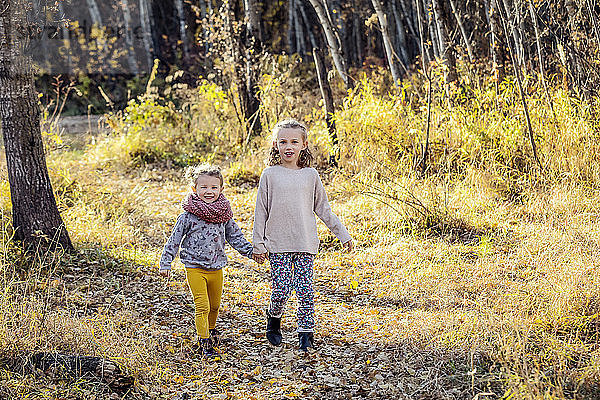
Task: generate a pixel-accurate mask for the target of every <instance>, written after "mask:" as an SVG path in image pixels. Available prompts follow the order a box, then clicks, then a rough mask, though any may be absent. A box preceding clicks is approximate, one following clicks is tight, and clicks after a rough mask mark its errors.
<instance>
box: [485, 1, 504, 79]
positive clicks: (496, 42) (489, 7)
mask: <svg viewBox="0 0 600 400" xmlns="http://www.w3.org/2000/svg"><path fill="white" fill-rule="evenodd" d="M484 6H485V14H486V17H487V21H488V24H489V26H490V52H491V53H492V73H493V74H494V75H495V76H496V82H499V81H501V80H503V79H504V59H505V57H504V50H503V48H502V45H501V44H500V35H499V33H500V28H499V27H498V23H497V16H498V10H497V9H494V8H495V6H494V4H492V0H485V2H484Z"/></svg>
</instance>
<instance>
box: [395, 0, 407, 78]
mask: <svg viewBox="0 0 600 400" xmlns="http://www.w3.org/2000/svg"><path fill="white" fill-rule="evenodd" d="M392 13H393V14H394V21H395V22H396V36H397V37H398V48H399V49H400V62H402V65H403V67H404V70H405V71H406V70H407V69H408V68H407V66H408V65H409V63H410V58H409V57H408V41H407V40H406V31H405V30H404V24H403V23H402V18H401V16H400V13H399V12H398V7H397V6H396V2H395V1H392Z"/></svg>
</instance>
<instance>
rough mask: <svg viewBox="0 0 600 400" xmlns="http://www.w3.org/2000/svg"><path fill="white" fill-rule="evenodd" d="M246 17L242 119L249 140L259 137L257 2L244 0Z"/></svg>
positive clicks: (259, 47)
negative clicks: (243, 118) (244, 121)
mask: <svg viewBox="0 0 600 400" xmlns="http://www.w3.org/2000/svg"><path fill="white" fill-rule="evenodd" d="M244 9H245V16H246V35H245V39H246V40H245V43H244V45H245V50H246V71H245V74H246V82H245V83H246V87H245V88H244V91H245V93H243V95H242V99H243V107H244V117H245V119H246V124H247V125H248V126H247V136H246V141H249V140H250V138H252V137H254V136H258V135H260V132H261V131H262V126H261V123H260V114H259V111H260V100H259V98H258V86H257V84H258V76H259V73H260V71H259V69H260V66H259V54H260V53H261V51H262V31H261V27H260V10H259V8H258V2H257V0H244Z"/></svg>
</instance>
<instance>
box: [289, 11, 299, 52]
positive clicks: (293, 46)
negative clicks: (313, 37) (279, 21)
mask: <svg viewBox="0 0 600 400" xmlns="http://www.w3.org/2000/svg"><path fill="white" fill-rule="evenodd" d="M295 13H296V0H289V1H288V26H287V28H288V29H287V40H288V49H289V51H290V54H294V53H296V52H298V48H297V45H296V43H297V41H298V38H297V37H295V36H294V35H296V30H297V29H296V27H295V24H296V21H295V20H294V17H295Z"/></svg>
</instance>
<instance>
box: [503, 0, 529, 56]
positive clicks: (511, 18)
mask: <svg viewBox="0 0 600 400" xmlns="http://www.w3.org/2000/svg"><path fill="white" fill-rule="evenodd" d="M502 5H504V9H505V14H506V18H507V23H509V24H510V25H509V27H510V32H511V35H512V37H513V41H514V55H515V58H516V60H517V64H518V65H519V68H523V65H524V64H525V60H524V54H525V50H524V49H523V42H522V41H521V37H520V35H519V32H518V30H517V23H516V21H515V20H516V18H515V16H516V15H517V14H518V12H519V11H518V9H517V8H516V7H515V10H513V9H512V8H511V7H510V4H509V3H508V2H507V0H502V4H500V3H498V8H501V7H502ZM506 40H507V41H508V33H507V39H506Z"/></svg>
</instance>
